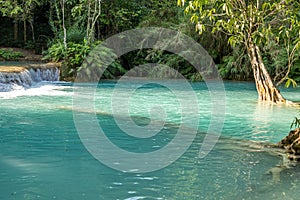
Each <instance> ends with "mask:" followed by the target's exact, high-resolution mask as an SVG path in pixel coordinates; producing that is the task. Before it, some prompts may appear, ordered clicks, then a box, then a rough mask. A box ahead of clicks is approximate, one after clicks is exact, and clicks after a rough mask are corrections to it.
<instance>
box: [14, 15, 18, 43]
mask: <svg viewBox="0 0 300 200" xmlns="http://www.w3.org/2000/svg"><path fill="white" fill-rule="evenodd" d="M18 23H19V22H18V20H17V19H14V41H15V42H17V41H18V32H19V30H18V29H19V26H18V25H19V24H18Z"/></svg>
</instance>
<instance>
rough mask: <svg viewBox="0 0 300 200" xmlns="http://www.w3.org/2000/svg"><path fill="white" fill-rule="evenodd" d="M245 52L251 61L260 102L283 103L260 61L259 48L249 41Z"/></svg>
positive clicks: (282, 98)
mask: <svg viewBox="0 0 300 200" xmlns="http://www.w3.org/2000/svg"><path fill="white" fill-rule="evenodd" d="M247 51H248V55H249V57H250V60H251V66H252V70H253V75H254V79H255V84H256V89H257V92H258V99H259V100H260V101H269V102H274V103H285V102H286V100H285V98H284V97H283V96H282V95H281V94H280V92H279V90H278V89H277V88H276V87H275V86H274V84H273V82H272V79H271V78H270V75H269V73H268V71H267V69H266V67H265V65H264V63H263V61H262V57H261V53H260V49H259V47H258V46H256V45H254V44H253V43H252V42H251V41H249V44H248V45H247Z"/></svg>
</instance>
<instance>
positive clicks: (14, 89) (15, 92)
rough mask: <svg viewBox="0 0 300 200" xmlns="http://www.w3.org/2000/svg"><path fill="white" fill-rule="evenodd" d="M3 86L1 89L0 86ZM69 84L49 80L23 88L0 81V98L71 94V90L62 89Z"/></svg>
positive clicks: (66, 87)
mask: <svg viewBox="0 0 300 200" xmlns="http://www.w3.org/2000/svg"><path fill="white" fill-rule="evenodd" d="M1 87H3V89H2V88H1ZM70 87H71V86H63V85H55V84H53V83H50V82H40V83H37V84H35V85H33V86H32V87H31V88H28V89H26V88H24V87H22V86H19V85H17V84H1V83H0V91H1V89H2V91H6V92H0V98H1V99H11V98H16V97H20V96H71V95H72V92H68V91H63V90H64V89H68V88H70Z"/></svg>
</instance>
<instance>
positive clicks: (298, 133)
mask: <svg viewBox="0 0 300 200" xmlns="http://www.w3.org/2000/svg"><path fill="white" fill-rule="evenodd" d="M278 147H280V148H284V149H285V150H286V152H287V153H288V154H289V158H290V159H291V160H296V161H300V128H297V129H295V130H292V131H290V133H289V134H288V135H287V136H286V137H285V138H283V139H282V140H281V141H280V142H279V143H278Z"/></svg>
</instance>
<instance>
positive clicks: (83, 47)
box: [0, 0, 300, 101]
mask: <svg viewBox="0 0 300 200" xmlns="http://www.w3.org/2000/svg"><path fill="white" fill-rule="evenodd" d="M299 10H300V8H299V3H297V2H296V1H290V0H285V1H278V0H271V1H264V0H259V1H252V0H212V1H204V0H194V1H190V2H187V1H182V0H179V1H178V2H177V1H175V0H174V1H169V0H131V1H125V0H26V1H25V0H0V22H1V23H0V46H1V47H20V48H25V49H30V50H34V51H35V52H36V53H37V54H43V55H44V59H45V60H48V61H56V62H58V61H61V62H62V63H63V67H62V77H64V78H65V79H66V80H72V78H74V77H75V76H76V73H77V72H78V70H80V66H81V64H82V62H83V60H84V58H85V57H86V55H87V54H88V53H89V52H90V51H91V49H93V47H95V46H96V45H97V44H100V43H101V41H103V40H105V39H106V38H108V37H110V36H112V35H114V34H117V33H120V32H122V31H125V30H130V29H133V28H136V27H149V26H151V27H164V28H169V29H174V30H177V31H180V32H182V33H184V34H186V35H188V36H190V37H192V38H193V39H194V40H195V41H197V42H199V43H200V44H201V45H202V46H203V47H204V48H205V49H206V50H207V51H208V52H209V54H210V55H211V56H212V58H213V59H214V61H215V63H216V64H217V66H218V70H219V73H220V75H221V76H222V78H224V79H230V80H256V81H257V82H259V79H263V80H264V79H266V77H263V76H262V75H260V76H255V75H253V74H259V73H258V71H259V70H260V67H261V65H260V63H259V62H258V63H257V66H256V67H257V68H255V67H254V63H253V61H254V60H255V59H256V60H259V61H260V62H261V63H263V64H264V66H265V68H266V70H267V71H268V73H269V75H270V79H271V82H273V83H274V85H276V86H278V85H280V84H286V85H287V86H289V85H291V83H292V84H293V85H295V84H296V83H297V82H300V76H299V75H300V61H299V51H298V50H299V46H300V45H299V41H300V33H299V27H300V23H299V19H300V11H299ZM249 39H251V40H249ZM251 45H252V47H255V48H256V49H257V50H259V52H257V51H253V52H251V51H250V50H251ZM255 48H252V49H255ZM251 53H253V55H254V54H256V53H257V54H258V55H259V57H257V58H256V57H255V56H254V57H253V56H251ZM249 58H250V59H249ZM145 62H155V63H161V64H166V65H168V66H170V67H172V68H174V69H176V70H178V71H179V72H180V73H181V74H182V75H184V76H185V77H187V78H189V79H191V80H193V81H197V80H201V75H199V73H197V70H196V69H194V68H193V67H192V66H191V65H190V64H189V63H188V62H186V61H185V60H184V59H183V58H181V57H179V56H177V55H173V54H170V53H168V52H163V51H159V50H153V49H143V50H141V51H138V52H137V51H136V52H130V53H128V54H126V55H124V56H122V57H120V58H118V60H117V61H115V62H114V63H113V64H112V67H111V68H110V70H108V71H107V72H106V73H105V74H104V76H105V77H104V78H116V77H118V76H120V75H121V74H122V73H124V72H126V71H128V70H129V69H130V68H131V67H132V66H135V65H137V64H143V63H145ZM257 79H258V80H257ZM257 87H259V86H258V85H257ZM262 98H264V97H262ZM273 101H276V99H274V100H273Z"/></svg>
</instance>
